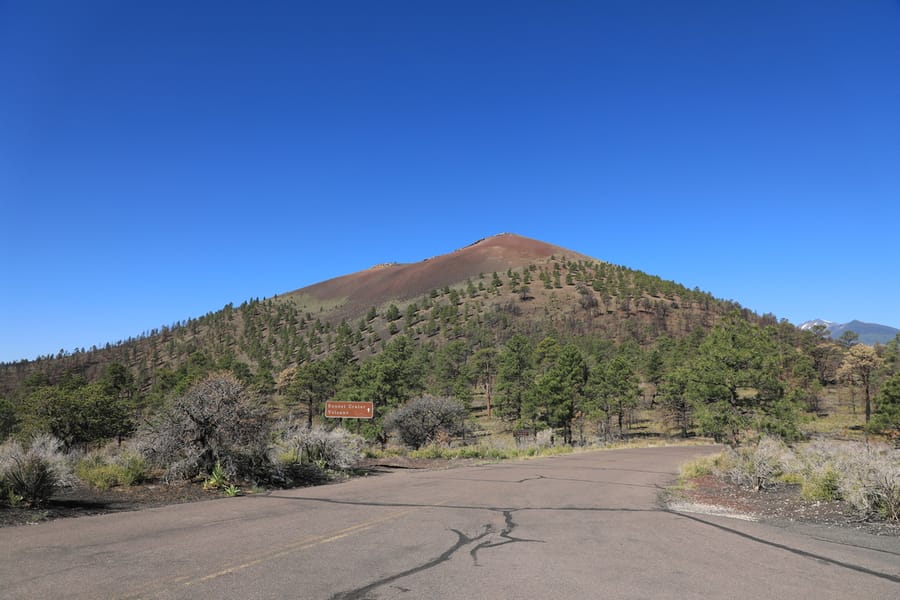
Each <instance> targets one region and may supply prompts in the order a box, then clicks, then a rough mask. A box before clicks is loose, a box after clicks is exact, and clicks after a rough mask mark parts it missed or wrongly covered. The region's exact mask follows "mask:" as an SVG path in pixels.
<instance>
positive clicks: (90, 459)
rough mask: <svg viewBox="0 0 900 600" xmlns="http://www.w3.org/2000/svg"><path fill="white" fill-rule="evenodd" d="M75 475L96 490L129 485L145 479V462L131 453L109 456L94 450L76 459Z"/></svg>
mask: <svg viewBox="0 0 900 600" xmlns="http://www.w3.org/2000/svg"><path fill="white" fill-rule="evenodd" d="M75 475H76V476H77V477H78V479H80V480H82V481H83V482H85V483H86V484H88V485H90V486H91V487H94V488H96V489H98V490H108V489H110V488H112V487H115V486H117V485H121V486H131V485H136V484H138V483H141V482H142V481H143V480H144V479H146V476H147V462H146V461H145V460H144V458H143V457H142V456H140V455H138V454H133V453H125V454H122V455H119V456H116V457H113V458H109V457H108V456H106V455H105V454H103V453H101V452H94V453H91V454H88V455H87V456H85V457H84V458H82V459H81V460H80V461H78V464H77V465H75Z"/></svg>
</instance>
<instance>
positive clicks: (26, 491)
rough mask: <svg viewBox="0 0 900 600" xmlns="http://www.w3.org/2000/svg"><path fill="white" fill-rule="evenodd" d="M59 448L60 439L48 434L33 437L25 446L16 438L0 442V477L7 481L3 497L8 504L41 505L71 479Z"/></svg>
mask: <svg viewBox="0 0 900 600" xmlns="http://www.w3.org/2000/svg"><path fill="white" fill-rule="evenodd" d="M61 448H62V442H60V441H59V440H58V439H56V438H55V437H53V436H51V435H49V434H40V435H38V436H36V437H35V438H34V439H32V441H31V444H30V445H29V448H28V450H25V449H24V448H23V447H22V445H21V444H19V443H18V442H16V441H8V442H6V443H5V444H3V445H2V446H0V479H2V480H4V481H5V482H6V483H5V486H4V487H5V488H6V489H5V498H6V500H7V502H8V503H9V504H15V503H18V502H23V503H25V504H27V505H28V506H41V505H43V504H45V503H46V502H47V500H49V499H50V497H51V496H52V495H53V494H54V493H55V492H56V490H57V489H58V488H59V487H63V486H67V485H71V484H72V483H73V478H72V474H71V469H70V468H69V465H68V462H67V460H66V457H65V455H64V454H63V453H62V451H61Z"/></svg>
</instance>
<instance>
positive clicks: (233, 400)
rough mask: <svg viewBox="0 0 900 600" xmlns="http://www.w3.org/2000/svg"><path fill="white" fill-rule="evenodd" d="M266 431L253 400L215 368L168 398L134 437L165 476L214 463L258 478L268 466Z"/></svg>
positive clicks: (186, 474) (233, 475)
mask: <svg viewBox="0 0 900 600" xmlns="http://www.w3.org/2000/svg"><path fill="white" fill-rule="evenodd" d="M269 432H270V427H269V420H268V417H267V415H266V412H265V410H264V408H263V406H262V404H261V403H260V402H259V400H258V399H257V398H256V397H254V396H253V395H252V394H250V393H249V392H248V391H247V390H246V389H245V388H244V386H243V384H242V383H241V382H240V381H238V380H237V379H236V378H235V377H234V376H233V375H231V374H229V373H218V374H213V375H210V376H209V377H207V378H206V379H205V380H203V381H201V382H199V383H197V384H194V385H193V386H191V387H190V388H189V389H188V391H187V392H185V394H184V395H182V396H179V397H177V398H174V399H173V400H172V402H171V403H170V404H169V406H168V407H166V409H164V410H163V411H161V412H160V413H159V414H157V415H156V418H155V419H154V421H153V422H152V423H150V424H149V425H148V426H146V427H144V428H143V429H142V430H141V431H140V432H139V433H138V435H137V439H136V441H137V446H138V447H139V448H140V450H141V453H142V454H143V455H144V456H145V457H147V459H148V460H149V461H150V462H151V463H152V464H154V465H155V466H158V467H160V468H163V469H165V476H166V480H167V481H169V480H173V479H188V478H191V477H196V476H198V475H200V474H202V473H209V472H211V471H212V469H213V468H214V467H215V465H216V464H221V465H222V466H223V467H224V468H225V470H226V472H227V474H228V477H229V479H238V478H250V479H258V478H260V476H261V475H264V474H265V472H266V471H267V470H268V469H269V466H270V465H269V464H268V458H267V443H268V436H269Z"/></svg>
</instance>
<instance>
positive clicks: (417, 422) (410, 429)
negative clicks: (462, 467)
mask: <svg viewBox="0 0 900 600" xmlns="http://www.w3.org/2000/svg"><path fill="white" fill-rule="evenodd" d="M465 420H466V408H465V407H464V406H463V405H462V404H461V403H460V402H457V401H456V400H452V399H450V398H442V397H437V396H423V397H421V398H417V399H415V400H412V401H410V402H408V403H407V404H406V405H405V406H403V407H401V408H398V409H397V410H395V411H394V412H392V413H391V414H389V415H388V416H387V418H386V419H385V429H387V430H395V431H396V432H397V433H398V435H399V436H400V439H401V440H402V441H403V443H404V444H406V445H407V446H409V447H411V448H414V449H419V448H421V447H422V446H425V445H427V444H430V443H432V442H434V441H435V440H436V439H438V437H439V436H446V437H445V439H449V436H455V435H460V434H462V433H464V432H465Z"/></svg>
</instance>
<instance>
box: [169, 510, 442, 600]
mask: <svg viewBox="0 0 900 600" xmlns="http://www.w3.org/2000/svg"><path fill="white" fill-rule="evenodd" d="M423 508H428V507H415V508H408V509H406V510H401V511H398V512H395V513H391V514H389V515H386V516H383V517H379V518H377V519H371V520H369V521H363V522H362V523H357V524H356V525H351V526H350V527H346V528H344V529H341V530H338V531H335V532H333V533H327V534H323V535H317V536H312V537H308V538H305V539H303V540H300V541H297V542H294V543H292V544H288V545H286V546H282V547H281V548H278V549H277V550H273V551H270V552H267V553H265V554H262V555H260V556H258V557H257V558H254V559H253V560H249V561H247V562H244V563H241V564H238V565H233V566H230V567H227V568H225V569H222V570H221V571H216V572H215V573H210V574H208V575H204V576H202V577H196V578H193V579H191V580H189V581H185V582H184V583H182V585H185V586H190V585H194V584H195V583H203V582H206V581H210V580H212V579H216V578H217V577H222V576H223V575H230V574H232V573H236V572H238V571H242V570H243V569H247V568H249V567H253V566H256V565H258V564H261V563H263V562H266V561H269V560H273V559H276V558H280V557H282V556H286V555H288V554H291V553H293V552H299V551H302V550H307V549H309V548H312V547H314V546H319V545H322V544H328V543H330V542H334V541H337V540H340V539H342V538H345V537H347V536H350V535H352V534H354V533H359V532H361V531H365V530H367V529H371V528H372V527H375V526H376V525H380V524H381V523H385V522H387V521H392V520H394V519H399V518H400V517H404V516H406V515H408V514H410V513H414V512H416V511H419V510H422V509H423Z"/></svg>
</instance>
